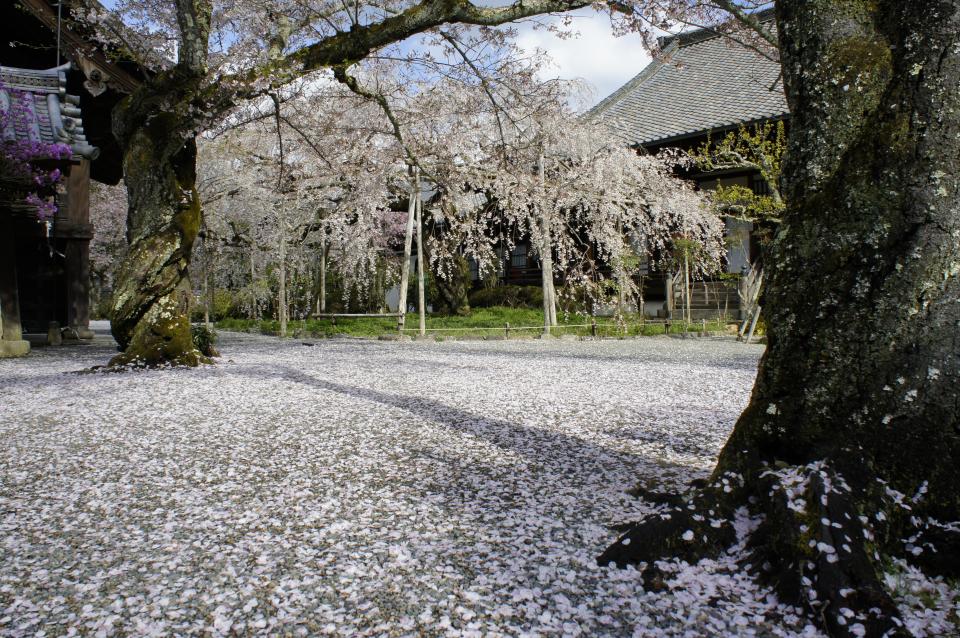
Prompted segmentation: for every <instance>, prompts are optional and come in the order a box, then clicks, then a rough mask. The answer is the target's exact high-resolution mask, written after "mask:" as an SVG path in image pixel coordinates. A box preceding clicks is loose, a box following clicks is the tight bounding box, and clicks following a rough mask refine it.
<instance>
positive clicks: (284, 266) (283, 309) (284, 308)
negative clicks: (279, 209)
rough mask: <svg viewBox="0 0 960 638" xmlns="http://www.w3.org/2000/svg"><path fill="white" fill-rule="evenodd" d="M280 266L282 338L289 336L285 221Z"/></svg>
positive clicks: (278, 307)
mask: <svg viewBox="0 0 960 638" xmlns="http://www.w3.org/2000/svg"><path fill="white" fill-rule="evenodd" d="M280 228H281V232H280V264H279V274H278V277H277V279H278V280H279V282H278V283H279V290H278V291H277V319H278V320H279V321H280V336H281V337H286V336H287V240H286V237H285V236H284V233H283V220H282V219H281V220H280Z"/></svg>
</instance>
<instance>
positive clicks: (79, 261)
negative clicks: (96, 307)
mask: <svg viewBox="0 0 960 638" xmlns="http://www.w3.org/2000/svg"><path fill="white" fill-rule="evenodd" d="M66 203H67V205H66V218H67V221H68V226H69V228H70V231H69V233H70V234H69V235H68V236H67V237H66V245H65V247H64V256H65V260H64V263H65V266H66V278H67V299H66V302H67V327H70V328H73V330H74V333H75V334H76V336H77V337H78V338H80V339H92V338H93V332H91V330H90V239H91V238H92V237H93V226H91V225H90V160H88V159H83V160H80V162H79V163H78V164H74V165H72V166H71V167H70V170H69V172H68V174H67V202H66Z"/></svg>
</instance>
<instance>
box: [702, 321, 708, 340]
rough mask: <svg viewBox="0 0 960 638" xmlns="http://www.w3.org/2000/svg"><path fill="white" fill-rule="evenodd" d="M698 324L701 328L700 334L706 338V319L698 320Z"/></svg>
mask: <svg viewBox="0 0 960 638" xmlns="http://www.w3.org/2000/svg"><path fill="white" fill-rule="evenodd" d="M700 324H701V327H702V331H701V332H702V334H703V336H704V337H706V336H707V320H706V319H701V320H700Z"/></svg>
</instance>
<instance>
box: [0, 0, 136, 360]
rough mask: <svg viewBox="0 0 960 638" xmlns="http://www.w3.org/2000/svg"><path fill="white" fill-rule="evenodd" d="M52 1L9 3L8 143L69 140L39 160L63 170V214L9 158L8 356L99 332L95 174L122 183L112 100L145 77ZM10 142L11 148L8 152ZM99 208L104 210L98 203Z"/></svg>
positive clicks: (2, 214)
mask: <svg viewBox="0 0 960 638" xmlns="http://www.w3.org/2000/svg"><path fill="white" fill-rule="evenodd" d="M70 4H71V3H70V2H68V1H66V0H65V2H64V5H65V6H64V8H63V11H61V12H60V13H59V14H58V12H57V9H56V8H55V7H56V4H55V3H51V2H49V1H48V0H16V1H14V2H9V3H4V6H3V8H0V20H3V24H4V25H5V30H6V32H7V33H9V34H11V37H10V39H9V42H5V43H4V44H5V47H4V49H3V53H2V56H0V65H2V66H0V108H2V111H3V113H4V117H3V119H2V124H3V126H2V142H3V144H5V145H7V146H6V150H9V149H10V148H12V146H14V145H20V146H21V147H23V146H24V145H33V146H34V147H36V148H41V149H44V148H52V147H53V145H54V144H62V145H65V146H66V147H69V149H70V150H69V152H68V153H63V154H61V155H59V156H58V157H50V158H46V157H43V154H42V153H41V154H40V157H37V158H36V159H35V160H34V161H33V162H32V164H33V165H35V166H39V167H40V168H41V169H42V170H44V171H47V172H50V171H53V170H59V171H60V173H61V174H62V178H61V180H60V183H59V184H58V185H57V186H56V193H55V194H54V201H55V204H56V209H57V210H56V212H55V214H53V215H52V216H49V217H46V218H44V217H43V216H42V215H40V214H38V210H37V207H36V206H32V205H30V204H29V203H27V202H25V201H24V199H23V197H22V196H21V194H22V193H23V192H25V191H29V190H30V189H31V188H32V187H33V185H31V184H24V183H23V180H24V176H23V175H19V174H14V173H15V171H14V172H11V171H10V170H8V169H10V167H11V166H12V164H11V162H9V161H6V160H5V161H4V163H3V164H2V165H0V166H2V168H3V169H5V170H3V171H0V172H3V173H6V174H0V180H2V182H3V186H4V188H3V196H0V357H3V356H21V355H24V354H27V353H28V352H29V350H30V342H33V343H42V342H48V343H59V342H60V340H61V339H63V338H65V339H86V338H90V337H92V336H93V334H92V333H91V332H90V329H89V322H90V311H89V306H90V275H89V244H90V240H91V238H92V237H93V225H92V224H91V217H90V215H91V211H90V180H91V179H94V180H96V181H99V182H102V183H106V184H117V183H118V182H119V181H120V179H121V178H122V166H121V156H120V151H119V147H118V145H117V144H116V141H115V140H114V139H113V135H112V133H111V130H110V123H111V119H110V115H111V112H112V109H113V106H114V105H115V104H116V103H117V102H118V101H119V100H120V99H122V98H123V96H124V95H126V94H128V93H129V92H130V91H132V90H133V89H134V88H136V86H137V85H138V83H139V82H140V81H141V79H142V76H139V71H138V69H136V68H135V67H133V66H132V65H129V64H124V63H118V62H116V61H113V60H111V59H109V58H108V56H107V55H106V54H105V52H104V51H103V50H102V48H101V47H99V46H98V45H97V44H96V43H95V42H93V41H92V40H91V39H90V38H88V37H85V36H84V35H83V34H82V33H78V32H77V30H76V29H75V28H74V27H73V26H72V25H71V23H69V22H68V21H67V20H65V19H64V17H63V16H65V15H69V5H70ZM6 150H5V152H6ZM93 214H96V211H94V213H93Z"/></svg>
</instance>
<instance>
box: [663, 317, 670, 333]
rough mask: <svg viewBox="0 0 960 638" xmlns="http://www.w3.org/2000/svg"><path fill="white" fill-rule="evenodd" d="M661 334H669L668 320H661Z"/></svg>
mask: <svg viewBox="0 0 960 638" xmlns="http://www.w3.org/2000/svg"><path fill="white" fill-rule="evenodd" d="M663 334H665V335H668V334H670V320H669V319H664V320H663Z"/></svg>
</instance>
